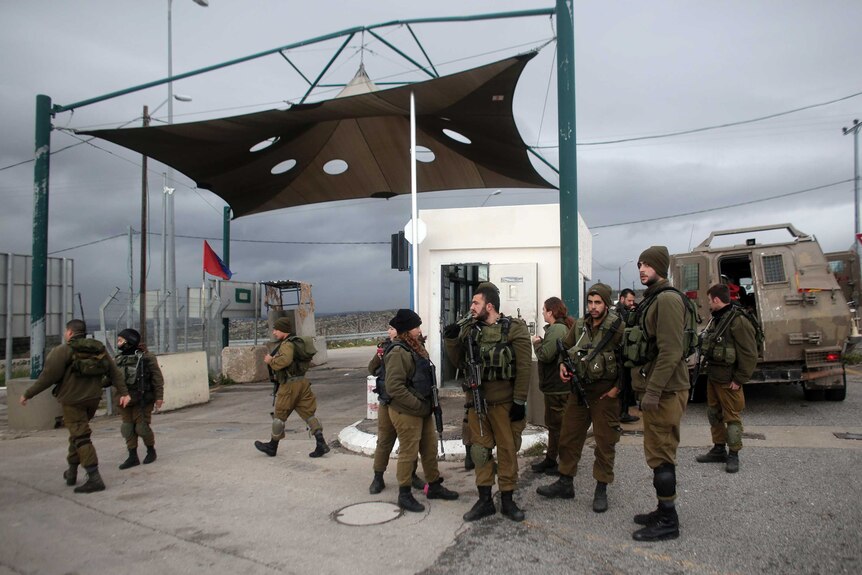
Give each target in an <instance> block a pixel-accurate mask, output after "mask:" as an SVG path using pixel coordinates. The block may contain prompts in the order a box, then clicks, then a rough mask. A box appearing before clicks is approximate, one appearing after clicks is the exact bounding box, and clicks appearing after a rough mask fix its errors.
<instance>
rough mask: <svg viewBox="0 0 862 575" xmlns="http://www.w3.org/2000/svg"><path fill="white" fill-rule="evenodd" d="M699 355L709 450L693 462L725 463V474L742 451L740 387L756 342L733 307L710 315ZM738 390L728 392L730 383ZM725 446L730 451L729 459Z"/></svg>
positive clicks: (750, 368)
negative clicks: (703, 369) (703, 372)
mask: <svg viewBox="0 0 862 575" xmlns="http://www.w3.org/2000/svg"><path fill="white" fill-rule="evenodd" d="M701 351H702V353H703V359H704V362H705V365H706V372H707V375H708V382H707V410H706V415H707V418H708V419H709V427H710V431H711V433H712V442H713V444H714V447H713V449H712V450H711V451H710V452H709V453H707V454H706V455H702V456H699V457H698V458H697V460H698V461H700V462H711V461H727V464H728V465H727V471H728V472H730V473H735V472H736V471H737V470H738V469H739V455H738V452H739V451H740V450H741V449H742V416H741V415H740V414H741V412H742V410H743V409H745V394H744V392H743V391H742V386H743V385H744V384H745V383H747V382H748V380H749V378H751V374H752V373H753V372H754V369H755V367H756V366H757V341H756V335H755V329H754V326H753V325H752V324H751V322H750V321H749V320H748V319H746V318H745V317H743V315H742V311H740V310H739V309H738V308H737V307H736V304H726V305H725V306H724V307H722V308H721V309H720V310H717V311H714V312H713V313H712V321H711V322H710V324H709V326H707V329H706V330H704V333H703V340H702V344H701ZM732 382H733V383H736V384H738V385H739V389H736V390H734V389H731V388H730V385H731V383H732ZM725 444H727V447H728V448H729V449H730V454H729V457H728V455H727V454H726V452H725Z"/></svg>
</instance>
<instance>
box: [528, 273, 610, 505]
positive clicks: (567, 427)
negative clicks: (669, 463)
mask: <svg viewBox="0 0 862 575" xmlns="http://www.w3.org/2000/svg"><path fill="white" fill-rule="evenodd" d="M587 314H588V317H586V318H581V319H578V320H577V322H576V323H575V325H573V326H572V328H571V329H570V330H569V331H568V333H567V334H566V337H565V338H564V339H563V345H564V346H565V347H566V349H568V353H569V357H570V358H571V359H572V363H573V364H574V365H575V367H576V369H577V373H576V374H571V373H569V372H568V370H567V369H566V366H565V365H564V364H560V367H559V377H560V379H561V380H563V381H565V382H569V381H571V380H572V377H573V376H575V377H577V378H578V381H579V382H580V384H581V387H582V388H583V390H584V394H585V395H586V404H585V402H584V401H583V399H582V398H580V397H578V395H577V394H575V393H571V394H570V396H569V399H568V402H567V403H566V411H565V413H564V414H563V428H562V431H561V432H560V465H559V472H560V477H559V479H557V481H556V482H554V483H551V484H550V485H543V486H541V487H539V488H537V489H536V493H538V494H539V495H542V496H543V497H549V498H560V499H573V498H574V497H575V488H574V476H575V475H576V474H577V471H578V462H579V461H580V459H581V454H582V452H583V449H584V443H585V442H586V440H587V431H588V430H589V428H590V425H592V427H593V438H594V439H595V442H596V446H595V449H594V452H595V461H594V462H593V478H595V480H596V489H595V492H594V494H593V511H595V512H596V513H603V512H605V511H607V510H608V494H607V488H608V483H612V482H613V480H614V458H615V455H616V444H617V443H618V442H619V440H620V434H621V429H620V409H619V399H618V395H619V393H620V383H621V378H620V374H621V369H622V366H621V364H620V357H619V346H620V341H621V340H622V337H623V322H622V319H621V318H620V317H619V316H618V315H617V314H616V313H615V312H614V311H613V310H612V309H611V287H610V286H608V285H606V284H603V283H598V284H595V285H594V286H592V287H591V288H590V289H589V291H587Z"/></svg>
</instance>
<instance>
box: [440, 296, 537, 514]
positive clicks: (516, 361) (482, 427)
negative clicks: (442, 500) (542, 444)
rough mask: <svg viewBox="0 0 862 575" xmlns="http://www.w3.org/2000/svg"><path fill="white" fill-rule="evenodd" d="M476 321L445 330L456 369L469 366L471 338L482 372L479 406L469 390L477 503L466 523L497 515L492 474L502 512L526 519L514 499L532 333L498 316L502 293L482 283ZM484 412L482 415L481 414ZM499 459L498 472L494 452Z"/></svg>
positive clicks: (474, 308)
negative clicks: (498, 487) (468, 348)
mask: <svg viewBox="0 0 862 575" xmlns="http://www.w3.org/2000/svg"><path fill="white" fill-rule="evenodd" d="M470 315H471V316H472V318H471V319H470V320H469V321H468V322H466V323H465V324H464V325H463V326H459V325H458V324H454V323H453V324H450V325H447V326H446V327H445V328H443V336H444V343H445V345H446V355H447V357H448V358H449V361H451V362H452V364H453V365H455V367H458V368H460V367H462V365H466V361H465V358H467V357H469V352H468V350H467V346H468V345H470V344H469V340H470V339H473V340H474V342H475V345H474V346H473V349H472V353H473V357H474V359H475V361H476V363H477V364H478V367H479V369H480V371H481V386H480V388H479V392H480V393H479V395H480V405H476V404H475V403H473V396H472V395H471V394H470V393H469V392H468V397H467V401H468V405H469V407H468V411H467V419H468V422H469V425H470V435H471V440H472V445H471V447H470V449H471V453H472V456H473V462H474V464H475V465H476V468H475V470H476V486H477V488H478V491H479V500H478V501H477V502H476V504H475V505H473V508H472V509H470V511H468V512H467V513H465V514H464V520H465V521H476V520H478V519H481V518H483V517H488V516H489V515H493V514H495V513H496V512H497V508H496V507H495V506H494V502H493V500H492V499H491V488H492V487H493V485H494V476H495V474H496V475H498V477H499V479H498V482H499V486H500V502H501V508H500V512H501V513H502V514H503V515H505V516H506V517H508V518H509V519H512V520H513V521H523V520H524V512H523V511H522V510H521V509H520V508H519V507H518V505H517V504H516V503H515V501H514V499H513V498H512V495H513V494H514V491H515V488H516V487H517V486H518V451H519V450H520V449H521V433H523V431H524V428H525V427H526V425H527V420H526V407H525V405H526V402H527V388H528V386H529V383H530V362H531V360H532V353H531V352H530V332H529V331H528V330H527V326H526V324H524V322H523V321H521V320H519V319H515V318H510V317H507V316H504V315H503V314H501V313H500V291H499V290H498V289H497V286H495V285H494V284H492V283H491V282H484V283H481V284H479V286H478V287H477V288H476V291H475V293H474V294H473V299H472V301H471V303H470ZM480 414H481V416H480ZM494 447H496V448H497V457H498V458H499V461H498V464H497V466H496V468H497V470H496V472H495V464H494V459H493V457H492V456H491V452H492V450H493V449H494Z"/></svg>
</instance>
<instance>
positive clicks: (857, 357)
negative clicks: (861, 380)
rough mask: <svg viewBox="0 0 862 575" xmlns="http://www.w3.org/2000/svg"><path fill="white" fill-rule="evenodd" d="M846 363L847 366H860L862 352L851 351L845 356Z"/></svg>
mask: <svg viewBox="0 0 862 575" xmlns="http://www.w3.org/2000/svg"><path fill="white" fill-rule="evenodd" d="M844 363H846V364H847V365H859V364H860V363H862V352H858V351H851V352H850V353H845V354H844Z"/></svg>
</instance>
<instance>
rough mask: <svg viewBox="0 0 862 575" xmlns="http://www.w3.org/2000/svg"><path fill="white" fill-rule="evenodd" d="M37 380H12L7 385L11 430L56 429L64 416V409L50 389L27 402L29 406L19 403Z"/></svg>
mask: <svg viewBox="0 0 862 575" xmlns="http://www.w3.org/2000/svg"><path fill="white" fill-rule="evenodd" d="M34 382H35V380H33V379H29V378H23V377H22V378H18V379H11V380H9V381H8V382H7V383H6V408H7V414H8V417H9V428H10V429H22V430H27V431H32V430H37V429H54V427H55V426H56V422H57V418H58V417H62V416H63V408H62V407H61V406H60V404H59V403H58V402H57V399H56V398H55V397H54V396H53V395H51V388H50V387H49V388H48V389H46V390H45V391H43V392H42V393H40V394H39V395H37V396H36V397H34V398H32V399H29V400H27V405H26V406H22V405H21V404H20V403H18V400H19V399H20V397H21V396H22V395H23V394H24V391H26V390H27V388H28V387H30V386H31V385H33V383H34Z"/></svg>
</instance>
